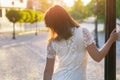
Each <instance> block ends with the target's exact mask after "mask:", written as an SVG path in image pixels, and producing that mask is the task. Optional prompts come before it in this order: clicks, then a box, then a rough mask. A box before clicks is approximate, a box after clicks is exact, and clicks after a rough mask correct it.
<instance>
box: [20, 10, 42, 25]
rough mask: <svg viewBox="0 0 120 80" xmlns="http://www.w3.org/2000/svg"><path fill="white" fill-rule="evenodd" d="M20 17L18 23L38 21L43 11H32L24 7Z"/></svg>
mask: <svg viewBox="0 0 120 80" xmlns="http://www.w3.org/2000/svg"><path fill="white" fill-rule="evenodd" d="M20 13H21V15H22V17H21V19H20V20H19V22H20V23H23V22H24V23H34V22H40V21H41V20H42V17H43V13H42V12H39V11H34V10H31V9H25V10H22V11H21V12H20Z"/></svg>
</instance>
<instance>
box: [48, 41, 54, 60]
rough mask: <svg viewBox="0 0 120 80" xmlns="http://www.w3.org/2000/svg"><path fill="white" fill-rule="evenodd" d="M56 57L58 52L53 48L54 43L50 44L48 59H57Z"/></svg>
mask: <svg viewBox="0 0 120 80" xmlns="http://www.w3.org/2000/svg"><path fill="white" fill-rule="evenodd" d="M55 55H56V52H55V51H54V49H53V47H52V42H49V43H48V46H47V58H55Z"/></svg>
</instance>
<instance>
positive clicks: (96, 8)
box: [95, 0, 99, 47]
mask: <svg viewBox="0 0 120 80" xmlns="http://www.w3.org/2000/svg"><path fill="white" fill-rule="evenodd" d="M95 41H96V46H97V47H99V44H98V1H97V0H95Z"/></svg>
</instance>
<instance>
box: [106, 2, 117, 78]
mask: <svg viewBox="0 0 120 80" xmlns="http://www.w3.org/2000/svg"><path fill="white" fill-rule="evenodd" d="M105 26H106V27H105V41H107V40H108V38H109V36H110V33H111V32H112V30H113V29H114V28H115V27H116V0H106V20H105ZM105 80H116V44H115V43H114V44H113V45H112V47H111V48H110V51H109V53H108V55H107V56H106V57H105Z"/></svg>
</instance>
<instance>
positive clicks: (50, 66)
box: [43, 58, 55, 80]
mask: <svg viewBox="0 0 120 80" xmlns="http://www.w3.org/2000/svg"><path fill="white" fill-rule="evenodd" d="M54 63H55V58H47V59H46V66H45V70H44V76H43V80H51V78H52V75H53V71H54Z"/></svg>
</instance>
